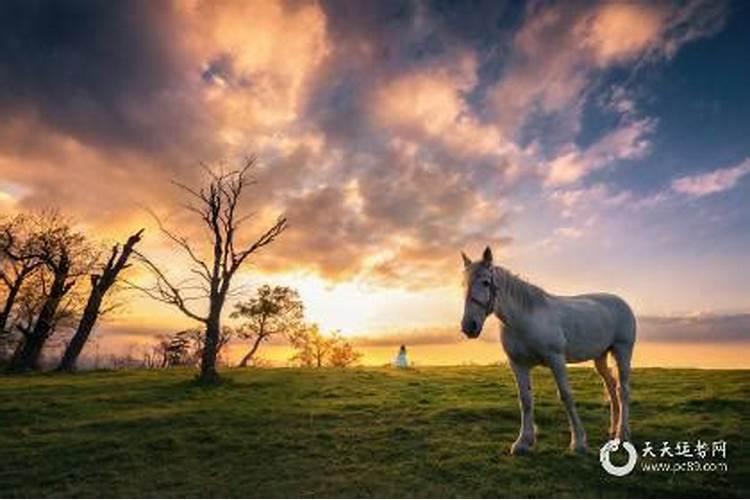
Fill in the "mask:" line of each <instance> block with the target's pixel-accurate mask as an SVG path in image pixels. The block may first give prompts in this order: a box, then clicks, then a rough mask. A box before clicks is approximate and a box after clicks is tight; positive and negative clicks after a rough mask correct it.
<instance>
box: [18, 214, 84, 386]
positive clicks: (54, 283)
mask: <svg viewBox="0 0 750 500" xmlns="http://www.w3.org/2000/svg"><path fill="white" fill-rule="evenodd" d="M38 238H39V250H40V259H41V260H42V262H43V263H44V269H45V270H46V271H47V272H48V273H49V275H50V276H51V283H50V284H49V287H48V288H47V280H46V278H45V276H42V281H41V283H42V292H43V293H42V297H43V298H42V300H41V308H40V310H39V313H38V315H37V316H36V318H35V319H32V317H29V318H28V321H27V322H26V324H20V323H19V324H18V325H17V327H18V329H19V330H20V331H21V333H22V334H23V340H22V342H21V343H20V344H19V345H18V347H17V348H16V351H15V353H14V354H13V358H12V359H11V362H10V366H9V371H12V372H22V371H27V370H33V369H37V368H39V358H40V356H41V354H42V349H43V348H44V344H45V343H46V342H47V339H49V337H50V336H51V335H52V333H53V332H54V329H55V325H56V323H57V321H58V318H59V314H58V312H59V311H58V309H59V307H60V304H61V302H62V300H63V298H64V297H65V296H66V295H67V294H68V292H70V290H71V289H72V288H73V286H74V285H75V281H76V278H77V277H79V276H81V275H83V274H87V273H88V270H89V269H90V266H91V263H92V262H93V261H92V257H91V252H90V248H89V247H88V244H87V242H86V239H85V237H84V236H83V234H81V233H79V232H75V231H74V230H73V229H72V228H71V227H70V225H69V223H68V222H66V221H65V220H63V219H62V218H61V217H60V216H59V215H58V214H57V213H50V214H48V215H47V216H46V217H43V218H41V219H40V220H39V229H38ZM32 321H33V324H32Z"/></svg>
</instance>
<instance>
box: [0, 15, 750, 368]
mask: <svg viewBox="0 0 750 500" xmlns="http://www.w3.org/2000/svg"><path fill="white" fill-rule="evenodd" d="M748 21H750V5H748V4H747V3H746V2H741V1H738V2H723V1H708V0H706V1H702V0H686V1H681V2H668V1H660V2H637V1H627V2H625V1H623V2H617V1H610V2H602V3H596V2H575V1H572V2H539V1H531V2H526V3H519V2H502V1H491V2H482V1H475V2H449V1H377V2H375V1H369V2H346V1H331V2H326V1H320V2H312V1H311V2H307V1H295V0H287V1H274V0H263V1H257V2H253V1H236V2H230V1H212V2H206V1H199V0H177V1H167V0H158V1H136V0H128V1H117V0H114V1H109V2H94V1H79V2H69V1H65V2H54V1H5V2H0V116H2V117H3V119H2V121H0V211H2V212H5V213H13V212H17V211H24V210H34V209H38V208H42V207H49V206H58V207H60V208H61V209H62V210H63V211H65V212H66V213H68V214H70V215H71V216H72V217H74V218H75V219H76V220H78V221H79V223H80V225H81V226H82V227H84V228H85V229H86V230H87V231H88V232H89V233H90V234H92V235H96V236H97V237H98V238H100V239H103V240H107V241H116V240H122V239H123V238H124V237H126V236H127V235H128V234H130V233H131V232H133V231H134V230H135V229H138V228H139V227H146V228H147V231H146V238H145V240H144V242H143V251H144V253H148V254H149V255H151V256H153V257H154V259H156V260H160V261H161V262H168V263H169V270H170V272H172V273H174V274H175V275H179V274H180V273H181V272H184V271H182V269H183V268H184V266H182V265H181V262H182V261H181V260H180V257H179V255H178V253H177V250H176V249H174V248H171V247H169V245H168V244H167V242H166V241H165V240H164V239H163V238H161V237H160V236H159V235H158V231H157V230H156V228H155V226H154V223H153V221H152V220H151V219H150V217H149V215H148V210H153V211H154V212H156V213H157V214H159V215H160V217H162V218H163V219H164V221H165V223H166V224H167V225H171V226H172V227H179V228H181V229H183V230H184V231H186V232H187V233H189V234H192V235H194V236H193V237H194V238H195V241H200V233H199V232H198V229H197V227H196V226H195V225H192V222H191V220H190V219H189V218H188V215H186V214H185V213H184V211H180V204H181V203H183V202H184V201H185V200H184V197H183V196H182V193H181V192H180V190H179V189H175V187H174V186H173V185H172V184H170V181H171V180H174V179H177V180H179V181H181V182H184V183H188V184H193V185H195V184H197V183H199V182H200V181H201V172H202V170H201V168H200V163H201V162H204V163H207V164H209V165H213V166H216V167H217V168H231V167H232V166H233V165H236V164H237V163H238V162H239V161H240V160H241V159H242V158H243V157H245V156H247V155H253V154H254V155H256V156H257V158H258V167H257V170H256V171H255V177H256V179H257V182H258V184H257V185H256V186H254V187H253V188H252V190H251V191H250V192H249V194H248V197H247V199H246V200H245V203H246V205H245V207H243V208H246V209H247V210H250V211H252V212H253V213H254V214H255V215H256V216H255V218H254V219H253V224H251V226H249V227H248V238H249V237H251V236H252V235H253V234H254V233H253V231H259V230H260V229H261V228H262V227H263V225H264V224H267V223H268V221H269V220H272V219H273V218H275V217H276V216H277V215H279V214H285V215H286V216H287V217H288V219H289V229H288V230H287V231H286V233H285V234H284V235H283V237H282V238H280V239H279V240H278V242H276V243H274V244H273V245H272V246H270V247H268V248H267V249H264V250H263V252H262V253H261V254H259V255H258V256H257V258H255V259H254V260H253V262H252V264H251V266H249V267H247V268H246V269H245V270H244V271H243V274H242V275H241V276H240V277H239V279H238V284H240V285H241V286H242V290H245V291H251V290H252V288H253V287H254V286H257V285H258V284H260V283H265V282H269V283H280V284H288V285H292V286H295V287H296V288H298V289H299V290H300V293H301V294H302V297H303V299H304V300H305V302H306V305H307V313H308V317H309V318H310V320H311V321H316V322H319V323H320V324H321V325H322V326H323V328H324V329H326V330H340V331H341V332H342V333H343V334H344V335H348V336H352V337H356V338H361V337H366V339H367V341H366V342H365V343H366V344H368V345H370V347H372V348H373V349H374V348H375V347H376V346H380V347H382V348H384V349H390V346H391V344H393V345H395V346H397V345H398V344H399V343H401V342H408V343H410V344H414V345H450V344H451V343H454V342H455V343H458V342H464V340H463V339H461V334H460V333H459V328H458V323H459V321H460V315H461V313H462V308H463V303H462V300H463V299H462V292H461V278H462V276H461V270H462V264H461V258H460V254H459V252H460V251H461V250H464V251H466V252H467V253H469V255H471V256H474V257H477V256H478V255H479V254H480V252H481V251H482V249H483V248H484V247H485V246H486V245H490V246H492V248H493V250H494V253H495V259H496V260H497V261H498V263H500V264H501V265H503V266H505V267H507V268H509V269H511V270H513V271H514V272H517V273H519V274H520V275H521V276H523V277H525V278H526V279H528V280H530V281H532V282H534V283H535V284H538V285H540V286H542V287H543V288H545V289H546V290H548V291H549V292H552V293H558V294H576V293H585V292H590V291H610V292H614V293H618V294H620V295H622V296H623V297H624V298H626V300H628V302H629V303H630V304H631V305H632V306H633V308H634V310H635V311H636V313H637V315H638V317H639V320H640V324H641V332H642V334H641V339H642V340H643V341H644V342H649V341H650V342H653V343H655V344H656V343H658V344H659V345H667V346H669V345H675V346H676V345H678V344H679V345H681V346H683V348H682V349H683V350H684V346H685V345H688V344H690V345H696V346H698V347H695V348H694V349H693V350H692V351H691V352H693V353H694V355H697V354H695V353H699V352H700V351H701V349H705V348H707V347H706V346H707V345H709V344H711V345H715V346H722V347H721V349H723V350H722V352H725V354H722V355H717V356H719V357H718V358H717V359H719V361H718V363H719V364H721V359H724V358H722V356H728V354H726V352H731V351H732V349H731V348H730V349H728V350H727V349H726V346H727V345H730V346H735V348H734V349H735V350H734V352H735V353H736V352H737V350H736V349H741V352H743V353H746V354H750V351H748V350H747V347H746V342H747V340H748V339H749V338H750V267H748V258H747V256H748V251H747V248H748V245H749V244H750V210H749V208H750V196H749V195H750V140H748V137H750V93H748V92H747V82H748V81H750V58H748V57H747V51H748V49H750V32H748V30H747V29H746V27H747V23H748ZM134 273H135V274H136V279H137V270H136V271H134ZM184 323H185V319H184V318H182V317H181V316H180V315H179V313H176V312H174V311H171V310H169V309H167V308H165V306H161V305H158V304H155V303H152V302H149V301H147V300H146V299H144V298H142V297H133V298H132V299H131V300H130V301H129V302H128V305H127V306H126V307H124V308H123V309H122V310H120V311H119V312H118V313H117V314H116V315H114V316H113V317H111V318H109V319H108V322H107V323H106V324H105V325H103V326H102V331H103V332H107V333H108V334H109V335H121V336H123V338H124V337H126V336H127V338H146V337H148V336H149V335H153V334H154V332H161V333H163V332H164V331H170V329H172V330H174V329H176V328H179V327H180V326H181V325H183V324H184ZM494 330H495V331H496V328H494ZM484 337H487V339H486V340H488V341H491V342H495V343H496V342H497V336H496V334H495V333H485V335H484ZM462 345H463V344H462ZM472 345H475V346H477V347H474V348H472V349H474V352H475V353H476V352H479V351H480V350H482V351H483V352H484V350H486V349H493V350H492V352H493V354H492V355H493V356H495V354H494V353H495V352H499V347H497V346H496V345H495V346H493V345H492V344H491V343H490V342H484V343H481V342H480V343H475V344H472ZM737 346H740V347H737ZM380 347H379V348H380ZM462 349H463V348H462ZM675 349H676V348H675ZM464 350H466V351H467V352H466V353H463V351H462V354H457V355H456V358H457V359H456V363H461V362H473V361H477V360H484V357H486V356H485V354H482V355H479V354H476V355H475V354H471V352H469V351H470V349H464ZM657 358H658V357H654V358H653V359H657ZM493 359H494V358H493ZM659 359H661V358H659ZM733 359H734V358H733ZM732 363H735V362H734V361H732ZM745 363H747V361H746V362H745ZM730 364H731V363H730ZM735 364H736V363H735Z"/></svg>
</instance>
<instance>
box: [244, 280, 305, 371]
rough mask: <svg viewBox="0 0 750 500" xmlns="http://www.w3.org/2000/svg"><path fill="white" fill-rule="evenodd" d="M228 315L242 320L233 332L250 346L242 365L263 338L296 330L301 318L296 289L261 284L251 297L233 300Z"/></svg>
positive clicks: (248, 360)
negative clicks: (236, 301) (232, 310)
mask: <svg viewBox="0 0 750 500" xmlns="http://www.w3.org/2000/svg"><path fill="white" fill-rule="evenodd" d="M231 317H232V318H240V319H242V320H244V322H243V323H242V324H241V325H240V326H239V327H238V328H237V330H236V334H237V336H238V337H239V338H241V339H243V340H245V341H247V342H248V343H249V344H250V350H249V351H248V352H247V354H245V356H244V357H243V358H242V361H240V364H239V366H241V367H244V366H247V364H248V363H249V362H250V360H251V359H253V356H254V355H255V353H256V352H257V351H258V348H259V347H260V346H261V344H262V343H263V342H265V341H267V340H268V339H270V338H271V337H273V336H274V335H283V334H286V335H287V336H289V335H292V334H293V333H295V332H297V331H299V329H300V328H301V326H302V322H303V320H304V306H303V304H302V300H301V299H300V297H299V294H298V293H297V291H296V290H294V289H292V288H289V287H286V286H275V287H273V288H272V287H271V286H269V285H263V286H261V287H260V288H258V290H257V291H256V292H255V296H254V297H252V298H250V299H249V300H248V301H246V302H242V303H239V304H236V305H235V306H234V312H232V315H231Z"/></svg>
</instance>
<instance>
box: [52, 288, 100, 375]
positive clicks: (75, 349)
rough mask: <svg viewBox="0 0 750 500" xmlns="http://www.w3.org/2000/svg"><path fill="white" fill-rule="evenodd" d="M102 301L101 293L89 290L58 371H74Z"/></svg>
mask: <svg viewBox="0 0 750 500" xmlns="http://www.w3.org/2000/svg"><path fill="white" fill-rule="evenodd" d="M103 299H104V294H103V293H102V291H101V290H98V288H97V287H96V286H94V288H93V289H92V290H91V295H89V300H88V302H87V303H86V308H85V309H84V311H83V316H82V317H81V321H80V323H78V328H77V329H76V333H75V335H73V338H72V339H70V343H69V344H68V347H67V348H66V349H65V353H64V354H63V357H62V361H60V366H58V367H57V369H58V370H59V371H67V372H72V371H73V370H75V368H76V362H77V361H78V356H80V355H81V351H83V347H84V346H85V345H86V342H87V341H88V339H89V336H90V335H91V330H93V328H94V325H95V324H96V320H97V318H98V317H99V308H100V307H101V304H102V300H103Z"/></svg>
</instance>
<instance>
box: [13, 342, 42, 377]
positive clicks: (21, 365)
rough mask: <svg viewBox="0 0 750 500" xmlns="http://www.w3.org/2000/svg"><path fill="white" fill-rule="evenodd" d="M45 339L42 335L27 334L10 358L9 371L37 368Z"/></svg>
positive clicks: (16, 371)
mask: <svg viewBox="0 0 750 500" xmlns="http://www.w3.org/2000/svg"><path fill="white" fill-rule="evenodd" d="M46 341H47V339H45V338H42V337H33V336H27V337H26V338H24V339H23V341H22V342H21V343H20V344H19V345H18V347H17V348H16V352H15V353H14V354H13V358H12V359H11V362H10V366H9V368H8V370H9V371H11V372H13V373H22V372H26V371H30V370H38V369H39V359H40V358H41V355H42V349H44V344H45V342H46Z"/></svg>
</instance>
